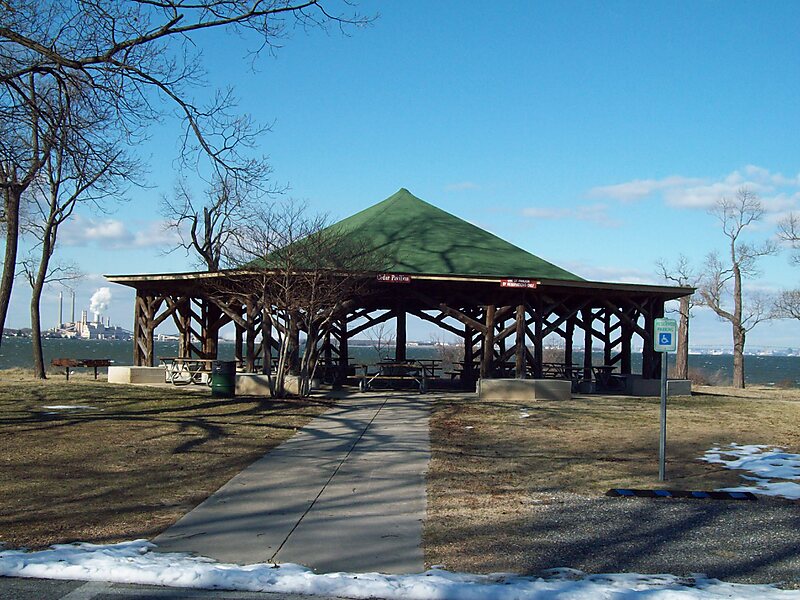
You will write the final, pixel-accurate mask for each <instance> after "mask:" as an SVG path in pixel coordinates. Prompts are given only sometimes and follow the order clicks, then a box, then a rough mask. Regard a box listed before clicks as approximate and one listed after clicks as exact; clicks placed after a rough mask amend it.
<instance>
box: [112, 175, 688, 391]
mask: <svg viewBox="0 0 800 600" xmlns="http://www.w3.org/2000/svg"><path fill="white" fill-rule="evenodd" d="M334 227H338V228H341V230H342V231H347V232H352V233H353V234H354V235H359V236H362V237H364V238H366V239H368V240H369V243H371V244H372V243H374V245H375V247H376V248H380V249H381V252H382V253H385V255H386V256H387V261H388V263H389V265H390V267H389V268H382V269H381V273H379V274H375V273H372V274H365V281H366V280H369V282H370V283H369V286H370V293H369V294H365V295H364V296H363V297H359V298H351V299H348V300H349V301H348V302H347V303H345V306H346V308H343V309H342V312H341V314H340V315H338V318H337V320H336V322H335V324H334V325H333V326H331V327H330V328H329V329H328V331H326V332H325V335H324V336H323V339H324V341H323V342H322V344H323V347H322V348H321V356H322V357H323V361H324V362H325V363H326V365H325V366H326V367H327V368H328V369H330V370H332V371H333V372H336V373H338V376H339V378H340V380H342V379H344V378H346V376H347V373H348V349H347V346H348V340H349V339H351V338H354V337H356V336H359V335H361V334H363V332H364V331H365V330H367V329H368V328H370V327H372V326H374V325H378V324H380V323H384V322H386V321H389V320H394V321H395V323H396V336H395V340H396V346H397V349H396V353H397V355H396V358H397V360H404V359H405V357H406V316H407V315H414V316H416V317H419V318H420V319H423V320H425V321H428V322H430V323H433V324H434V325H436V326H438V327H440V328H441V329H443V330H445V331H447V332H449V333H451V334H453V335H455V336H458V337H460V338H462V339H463V344H464V361H465V366H464V379H465V380H466V381H467V382H471V381H474V380H475V379H476V378H478V377H483V378H487V377H489V378H490V377H496V376H508V374H507V371H504V370H501V369H500V368H499V367H500V366H501V365H502V366H507V365H509V364H512V365H513V374H514V375H515V376H516V377H518V378H525V377H533V378H538V377H541V376H542V357H543V352H542V348H543V342H544V339H545V338H546V337H547V336H550V335H556V336H560V337H561V338H563V341H564V345H565V357H564V362H565V364H566V365H572V364H573V340H574V339H578V340H581V342H582V343H579V348H580V349H582V350H584V365H583V366H584V369H585V370H586V375H587V376H589V372H590V367H591V351H589V352H586V350H591V348H592V345H593V341H599V342H600V346H601V347H602V349H603V353H604V357H603V358H604V363H605V364H607V365H615V366H617V367H618V370H619V372H620V373H622V374H631V352H632V348H633V346H634V344H633V339H634V337H638V338H639V340H638V341H637V343H636V344H635V345H636V346H638V347H641V348H642V350H641V352H642V373H641V375H642V376H643V377H644V378H645V379H657V378H658V377H659V373H660V367H661V356H660V354H658V353H657V352H655V351H654V349H653V338H652V335H653V334H652V332H653V325H654V321H655V319H657V318H659V317H663V315H664V303H665V302H666V301H667V300H672V299H675V298H679V297H681V296H685V295H687V294H691V293H692V292H693V291H694V290H693V289H692V288H685V287H668V286H654V285H634V284H622V283H604V282H596V281H586V280H584V279H582V278H580V277H578V276H577V275H574V274H573V273H570V272H568V271H565V270H564V269H562V268H560V267H557V266H556V265H554V264H552V263H549V262H547V261H545V260H542V259H541V258H539V257H537V256H534V255H533V254H530V253H528V252H526V251H525V250H522V249H521V248H518V247H517V246H514V245H512V244H510V243H508V242H506V241H505V240H502V239H500V238H498V237H497V236H495V235H492V234H491V233H489V232H487V231H484V230H483V229H480V228H478V227H476V226H474V225H472V224H470V223H467V222H466V221H463V220H461V219H459V218H458V217H455V216H454V215H451V214H449V213H447V212H445V211H443V210H440V209H439V208H437V207H435V206H433V205H431V204H428V203H427V202H424V201H423V200H420V199H419V198H416V197H415V196H413V195H412V194H411V193H410V192H409V191H408V190H406V189H401V190H400V191H398V192H397V193H396V194H394V195H393V196H391V197H389V198H387V199H386V200H384V201H383V202H380V203H378V204H376V205H374V206H371V207H370V208H367V209H366V210H363V211H361V212H359V213H357V214H355V215H353V216H351V217H348V218H347V219H344V220H343V221H340V222H339V223H337V224H336V225H334ZM236 277H247V274H246V273H245V272H243V271H235V270H231V271H221V272H218V273H205V272H198V273H176V274H149V275H113V276H107V279H108V280H109V281H111V282H112V283H118V284H121V285H126V286H130V287H132V288H135V289H136V306H135V318H134V364H135V365H140V366H152V365H153V364H154V359H155V358H156V357H155V356H154V352H153V334H154V331H155V329H156V328H157V327H158V326H159V325H160V324H161V323H163V322H164V321H166V320H167V319H170V318H171V319H172V320H173V321H174V323H175V325H176V326H177V329H178V331H179V332H180V344H179V354H180V355H181V356H186V357H189V356H192V357H198V358H215V357H216V354H217V340H218V333H219V330H220V328H221V327H222V326H223V325H225V324H227V323H230V322H233V323H234V325H235V328H236V356H237V359H240V360H243V361H244V363H245V364H246V365H247V366H248V367H249V369H250V370H251V371H255V365H256V363H257V362H261V363H262V364H266V365H268V364H269V363H270V361H264V360H263V358H264V356H266V354H267V353H268V352H273V351H274V348H275V345H276V341H275V339H274V338H273V336H272V335H271V332H270V328H269V326H268V324H267V323H266V321H268V319H264V317H263V314H262V308H263V307H262V306H260V304H259V299H258V298H255V297H239V298H236V297H229V298H226V300H225V301H224V302H223V301H221V300H220V299H219V298H215V297H214V296H213V295H212V294H209V293H207V290H208V289H209V287H210V286H213V284H214V282H215V281H219V278H236ZM296 329H297V328H295V331H296ZM576 330H577V335H575V334H576ZM257 357H261V358H262V360H261V361H257V360H256V359H257ZM330 370H329V371H328V372H331V371H330Z"/></svg>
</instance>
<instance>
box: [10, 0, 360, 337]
mask: <svg viewBox="0 0 800 600" xmlns="http://www.w3.org/2000/svg"><path fill="white" fill-rule="evenodd" d="M0 10H1V11H2V20H0V190H2V193H3V200H4V210H3V218H4V221H5V229H6V249H5V257H4V265H3V277H2V280H0V329H2V327H3V325H4V324H5V317H6V314H7V310H8V302H9V299H10V296H11V289H12V286H13V278H14V272H15V267H16V255H17V247H18V236H19V209H20V203H21V200H22V195H23V193H24V192H25V190H26V189H27V188H28V187H29V186H30V184H31V182H32V181H33V180H34V179H35V178H36V177H37V176H38V173H39V171H40V170H41V168H42V167H43V165H44V164H45V161H46V158H47V156H48V154H49V152H50V150H51V148H52V144H53V143H54V139H55V135H56V133H55V132H56V131H57V130H58V128H59V127H60V123H61V121H62V118H63V116H64V115H63V112H62V110H63V108H64V107H67V110H69V103H68V102H64V101H63V99H64V98H66V97H71V96H76V95H78V96H80V97H81V99H82V103H83V104H84V105H85V106H93V107H98V108H99V107H102V108H103V110H107V111H110V112H111V113H112V114H113V115H114V119H113V123H114V124H115V125H116V127H117V128H118V131H119V134H120V135H119V139H121V140H124V142H125V143H127V144H129V145H136V144H138V143H141V141H142V140H144V139H145V138H146V136H147V132H148V128H149V127H150V126H151V125H153V124H155V123H160V122H163V121H164V119H165V118H169V117H173V116H177V117H179V118H180V119H181V120H182V122H183V130H182V133H181V134H180V135H181V140H182V144H181V150H180V157H179V158H180V163H179V164H180V166H181V168H183V169H191V170H194V171H196V172H198V174H201V173H202V174H204V175H203V176H204V177H205V178H206V179H207V180H208V181H213V180H215V178H217V179H220V180H225V181H228V182H233V181H236V182H245V183H252V182H256V181H261V180H263V178H264V176H265V172H267V171H268V166H267V162H266V159H265V157H263V156H259V155H257V154H256V155H254V153H253V151H254V149H255V146H256V144H257V141H258V139H259V137H260V135H261V134H262V133H263V132H264V131H265V130H266V128H265V127H260V126H258V125H257V124H256V123H255V122H254V121H253V119H252V118H250V117H249V116H246V115H241V114H239V113H238V112H237V110H236V98H235V97H234V95H233V93H232V92H231V90H221V91H216V92H215V93H211V94H208V93H207V92H206V91H205V90H206V88H207V85H206V81H205V74H204V71H203V68H202V65H203V61H202V57H201V55H200V53H199V51H198V50H197V47H198V45H197V39H198V37H199V36H200V35H201V34H202V33H203V32H205V31H211V30H224V31H227V32H230V33H233V34H239V35H241V36H242V37H243V38H244V39H245V40H246V43H249V44H250V45H251V52H252V53H253V54H254V55H257V54H259V53H260V52H261V51H263V50H264V49H269V50H271V49H273V48H274V45H273V44H274V40H275V39H277V38H279V37H280V36H282V35H284V33H285V31H286V28H287V26H288V25H289V24H291V23H296V24H299V25H300V26H303V27H313V26H322V27H324V26H326V25H327V24H329V23H334V24H338V25H339V26H345V25H348V24H354V25H360V24H364V23H368V22H369V21H370V19H365V18H362V17H359V16H358V15H356V14H353V13H352V7H351V5H350V3H349V2H348V0H297V1H292V0H224V1H223V0H196V1H193V2H185V1H184V0H157V1H153V0H106V1H104V2H85V1H83V0H63V1H60V2H51V1H50V0H6V1H5V2H2V3H0ZM43 90H44V91H45V93H42V91H43ZM54 96H55V97H58V98H60V99H61V100H62V101H59V102H54V101H52V97H54ZM203 96H208V97H207V98H206V99H205V100H202V97H203Z"/></svg>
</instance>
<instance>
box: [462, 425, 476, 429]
mask: <svg viewBox="0 0 800 600" xmlns="http://www.w3.org/2000/svg"><path fill="white" fill-rule="evenodd" d="M464 429H475V428H474V427H473V426H472V425H467V426H466V427H464Z"/></svg>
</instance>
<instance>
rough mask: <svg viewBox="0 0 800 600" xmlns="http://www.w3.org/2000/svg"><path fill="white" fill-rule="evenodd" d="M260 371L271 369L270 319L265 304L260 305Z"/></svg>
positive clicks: (266, 373) (267, 372)
mask: <svg viewBox="0 0 800 600" xmlns="http://www.w3.org/2000/svg"><path fill="white" fill-rule="evenodd" d="M261 357H262V358H261V373H262V374H263V375H269V374H270V372H271V371H272V321H271V320H270V317H269V311H268V309H267V307H266V306H262V307H261Z"/></svg>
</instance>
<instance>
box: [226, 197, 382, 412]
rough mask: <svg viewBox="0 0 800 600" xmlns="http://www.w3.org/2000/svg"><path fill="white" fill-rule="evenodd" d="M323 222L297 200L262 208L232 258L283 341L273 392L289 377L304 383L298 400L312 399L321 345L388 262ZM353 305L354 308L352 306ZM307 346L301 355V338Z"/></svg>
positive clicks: (355, 238) (281, 391)
mask: <svg viewBox="0 0 800 600" xmlns="http://www.w3.org/2000/svg"><path fill="white" fill-rule="evenodd" d="M325 224H326V223H325V219H324V218H322V217H308V216H306V212H305V207H304V206H303V205H301V204H296V203H293V202H291V201H286V202H280V203H278V204H276V205H273V206H269V207H264V208H262V209H261V210H260V211H259V212H258V213H257V214H255V215H253V217H252V218H251V219H250V221H249V223H248V225H247V226H246V227H245V228H244V229H243V230H242V231H240V234H239V236H237V238H236V244H235V250H234V251H233V252H228V253H226V260H227V262H228V264H229V265H237V266H240V267H241V266H242V265H244V268H245V269H246V271H247V272H248V274H249V276H248V277H247V278H246V280H245V281H246V283H244V284H241V283H239V284H235V283H234V284H231V283H229V282H222V283H220V284H219V285H220V286H221V291H222V292H223V294H224V293H226V291H227V290H228V289H229V286H230V285H238V286H240V287H241V286H242V285H245V286H247V290H246V291H245V295H247V294H250V295H252V294H258V295H259V297H260V298H261V303H262V306H263V307H264V314H265V318H266V319H268V321H269V324H270V325H271V327H272V330H273V332H275V335H276V337H277V341H278V346H279V352H278V363H277V367H276V370H275V374H274V378H273V379H272V381H271V386H270V387H271V389H272V393H273V394H274V395H275V396H277V397H281V396H283V395H285V394H286V376H287V374H290V373H292V374H296V375H298V377H299V386H298V388H299V393H300V395H307V394H308V393H309V392H310V390H311V381H312V379H313V378H314V374H315V372H316V369H317V365H318V362H319V356H320V349H321V344H322V341H323V339H324V337H325V335H326V333H327V332H328V331H329V329H330V327H331V325H332V323H333V321H334V320H335V319H337V318H339V317H341V316H342V315H343V314H345V313H346V312H347V311H348V310H350V309H351V308H352V307H353V306H354V305H355V304H354V302H355V300H354V299H355V298H356V297H358V296H361V297H363V296H364V295H366V294H368V293H369V289H370V284H371V283H372V282H373V281H374V273H375V272H377V271H380V270H381V269H383V268H385V260H384V259H383V258H382V256H381V254H380V252H379V251H378V250H375V249H374V247H373V246H371V244H370V243H369V241H368V240H364V239H362V238H360V237H359V236H357V235H353V234H350V233H348V232H346V231H341V230H339V229H338V228H337V227H336V226H331V227H326V226H325ZM351 305H352V306H351ZM301 333H302V334H303V335H304V336H305V343H304V344H303V347H302V350H301V349H300V346H301V344H300V335H301Z"/></svg>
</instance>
